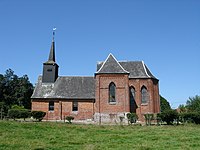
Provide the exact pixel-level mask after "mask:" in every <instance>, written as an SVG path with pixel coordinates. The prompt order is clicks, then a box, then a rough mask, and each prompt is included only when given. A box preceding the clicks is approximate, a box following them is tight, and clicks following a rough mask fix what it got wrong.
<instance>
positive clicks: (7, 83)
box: [0, 69, 33, 112]
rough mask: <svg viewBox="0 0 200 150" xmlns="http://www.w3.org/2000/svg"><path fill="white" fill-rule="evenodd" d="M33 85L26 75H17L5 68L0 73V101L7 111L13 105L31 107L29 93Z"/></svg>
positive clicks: (30, 93) (31, 91)
mask: <svg viewBox="0 0 200 150" xmlns="http://www.w3.org/2000/svg"><path fill="white" fill-rule="evenodd" d="M32 93H33V85H32V84H31V83H30V81H29V78H28V76H27V75H24V76H22V77H18V76H17V75H16V74H14V71H13V70H12V69H8V70H6V73H5V74H4V75H2V74H0V102H3V103H4V105H5V106H6V108H7V109H5V112H7V111H8V109H9V108H11V107H12V106H13V105H19V106H23V107H24V108H26V109H30V108H31V99H30V97H31V95H32Z"/></svg>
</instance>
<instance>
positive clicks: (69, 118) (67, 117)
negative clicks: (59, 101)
mask: <svg viewBox="0 0 200 150" xmlns="http://www.w3.org/2000/svg"><path fill="white" fill-rule="evenodd" d="M65 119H66V120H67V121H68V123H70V124H71V123H72V120H74V117H73V116H66V117H65Z"/></svg>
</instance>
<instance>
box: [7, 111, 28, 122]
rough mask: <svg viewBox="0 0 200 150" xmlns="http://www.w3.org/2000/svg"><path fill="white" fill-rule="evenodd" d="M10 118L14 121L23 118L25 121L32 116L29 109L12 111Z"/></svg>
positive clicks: (9, 112)
mask: <svg viewBox="0 0 200 150" xmlns="http://www.w3.org/2000/svg"><path fill="white" fill-rule="evenodd" d="M8 116H9V118H12V119H14V120H15V119H18V118H23V119H24V120H25V119H26V118H28V117H29V116H30V112H29V110H28V109H10V110H8Z"/></svg>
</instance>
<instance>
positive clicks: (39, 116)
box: [31, 111, 46, 121]
mask: <svg viewBox="0 0 200 150" xmlns="http://www.w3.org/2000/svg"><path fill="white" fill-rule="evenodd" d="M45 115H46V112H43V111H32V112H31V116H33V118H34V119H36V120H38V121H42V119H43V118H44V116H45Z"/></svg>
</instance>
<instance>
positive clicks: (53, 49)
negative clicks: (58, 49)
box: [48, 38, 55, 62]
mask: <svg viewBox="0 0 200 150" xmlns="http://www.w3.org/2000/svg"><path fill="white" fill-rule="evenodd" d="M48 62H55V42H54V38H53V40H52V44H51V49H50V53H49V60H48Z"/></svg>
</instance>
